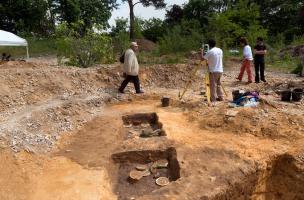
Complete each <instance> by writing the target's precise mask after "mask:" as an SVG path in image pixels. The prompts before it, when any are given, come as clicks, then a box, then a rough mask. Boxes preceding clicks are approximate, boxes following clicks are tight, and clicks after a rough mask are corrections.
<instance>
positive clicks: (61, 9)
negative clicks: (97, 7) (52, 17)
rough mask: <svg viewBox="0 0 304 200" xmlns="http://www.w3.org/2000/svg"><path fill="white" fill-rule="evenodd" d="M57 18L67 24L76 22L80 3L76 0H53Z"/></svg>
mask: <svg viewBox="0 0 304 200" xmlns="http://www.w3.org/2000/svg"><path fill="white" fill-rule="evenodd" d="M53 5H54V6H53V7H54V8H55V13H57V14H58V18H57V20H58V21H60V22H67V23H68V24H71V23H74V22H77V21H78V20H79V15H80V4H79V1H78V0H53Z"/></svg>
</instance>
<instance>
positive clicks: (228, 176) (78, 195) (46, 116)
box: [0, 61, 304, 200]
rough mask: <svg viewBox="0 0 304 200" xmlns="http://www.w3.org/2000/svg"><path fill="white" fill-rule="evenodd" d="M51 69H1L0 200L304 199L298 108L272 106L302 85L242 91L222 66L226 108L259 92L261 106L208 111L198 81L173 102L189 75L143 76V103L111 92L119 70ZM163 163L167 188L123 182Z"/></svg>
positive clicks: (279, 78)
mask: <svg viewBox="0 0 304 200" xmlns="http://www.w3.org/2000/svg"><path fill="white" fill-rule="evenodd" d="M53 65H54V64H53V63H52V64H48V63H47V62H45V61H44V62H39V61H34V62H30V63H26V62H6V63H2V64H1V65H0V83H1V86H0V87H1V90H0V162H1V163H3V164H2V165H1V166H0V177H1V178H0V199H5V200H40V199H44V200H48V199H50V200H51V199H52V200H54V199H55V200H56V199H58V200H59V199H73V200H74V199H75V200H95V199H96V200H100V199H102V200H116V199H119V200H121V199H136V200H152V199H153V200H155V199H162V200H163V199H167V200H173V199H174V200H188V199H189V200H205V199H208V200H221V199H232V200H235V199H244V200H245V199H253V200H273V199H282V200H291V199H304V193H303V191H304V148H303V142H304V100H302V101H300V102H292V101H291V102H282V101H281V100H280V95H279V94H280V91H282V90H284V89H288V88H289V89H294V88H304V80H303V78H300V77H296V76H294V75H291V74H282V73H279V72H267V80H268V82H267V83H261V84H250V85H246V84H244V83H240V82H235V81H234V77H235V76H236V75H237V71H238V68H237V66H238V65H237V63H236V62H235V61H229V63H228V66H227V67H226V71H225V74H224V77H223V83H224V86H225V88H226V90H227V92H228V97H226V98H227V99H232V96H231V92H232V90H235V89H239V90H257V91H259V92H260V94H261V97H262V99H263V101H262V102H261V103H260V105H259V106H258V107H256V108H242V107H239V108H232V107H230V106H229V102H228V101H223V102H218V104H217V105H216V106H215V107H209V106H208V105H207V102H206V97H204V96H203V95H201V93H203V92H202V91H204V85H202V84H203V75H204V70H201V71H199V73H198V75H197V76H196V78H193V79H192V87H191V89H189V91H187V93H186V95H185V97H184V99H183V101H179V100H178V92H179V91H180V90H181V88H182V87H183V86H185V84H186V82H187V81H188V80H189V76H190V74H191V70H192V69H193V66H192V65H190V64H189V65H187V64H183V65H155V66H142V70H141V81H142V85H143V88H144V90H145V94H143V95H135V94H134V93H133V90H134V89H133V86H132V85H130V86H129V87H128V88H127V90H126V94H123V95H121V94H118V93H117V90H116V88H117V86H118V85H119V83H120V81H121V80H122V77H121V71H120V67H119V66H118V65H106V66H98V67H95V68H90V69H78V68H70V67H58V66H53ZM163 96H168V97H170V106H169V107H162V106H161V98H162V97H163ZM143 133H144V134H143ZM142 134H143V135H142ZM142 136H145V137H142ZM159 160H167V161H168V166H167V167H164V168H162V169H159V170H158V172H159V174H158V176H164V177H167V178H168V179H169V180H170V182H169V184H168V185H167V186H163V187H160V186H158V185H157V184H156V183H155V181H156V177H157V176H154V174H151V175H147V176H146V177H143V178H142V179H140V180H139V181H137V182H132V181H131V182H130V181H129V180H128V176H129V173H130V171H132V170H134V169H135V168H136V166H137V165H139V164H146V165H149V166H150V165H153V164H154V163H157V161H159ZM150 171H151V170H150ZM152 171H153V170H152Z"/></svg>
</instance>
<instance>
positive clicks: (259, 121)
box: [199, 107, 304, 141]
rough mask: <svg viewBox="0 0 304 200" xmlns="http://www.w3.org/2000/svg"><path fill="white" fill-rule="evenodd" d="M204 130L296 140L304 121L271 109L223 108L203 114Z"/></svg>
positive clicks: (301, 118)
mask: <svg viewBox="0 0 304 200" xmlns="http://www.w3.org/2000/svg"><path fill="white" fill-rule="evenodd" d="M199 121H200V124H201V128H202V129H207V130H210V131H214V132H220V131H221V130H225V131H229V132H232V133H234V134H238V135H243V134H252V135H254V136H257V137H265V138H270V139H280V138H284V139H286V140H290V141H293V140H296V139H298V138H300V137H302V136H303V131H304V129H303V125H304V119H303V117H300V116H298V115H293V114H292V113H290V114H286V113H283V112H280V111H276V110H274V109H271V108H265V109H254V108H237V109H232V108H223V107H222V108H221V109H219V110H213V111H209V112H208V113H205V112H204V113H200V115H199Z"/></svg>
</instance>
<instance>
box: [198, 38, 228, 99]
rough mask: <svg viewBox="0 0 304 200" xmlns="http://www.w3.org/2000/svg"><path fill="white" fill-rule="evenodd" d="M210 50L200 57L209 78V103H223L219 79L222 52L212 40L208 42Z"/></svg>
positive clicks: (220, 75) (221, 68) (221, 69)
mask: <svg viewBox="0 0 304 200" xmlns="http://www.w3.org/2000/svg"><path fill="white" fill-rule="evenodd" d="M208 45H209V47H210V50H209V51H208V52H207V53H206V54H205V55H204V56H203V57H202V61H204V60H207V62H208V67H209V69H208V70H209V78H210V95H211V102H215V101H216V100H217V101H223V100H224V98H223V93H222V86H221V77H222V74H223V51H222V50H221V49H220V48H218V47H216V46H215V45H216V42H215V40H213V39H210V40H209V41H208Z"/></svg>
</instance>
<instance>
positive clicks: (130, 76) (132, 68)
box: [118, 42, 143, 94]
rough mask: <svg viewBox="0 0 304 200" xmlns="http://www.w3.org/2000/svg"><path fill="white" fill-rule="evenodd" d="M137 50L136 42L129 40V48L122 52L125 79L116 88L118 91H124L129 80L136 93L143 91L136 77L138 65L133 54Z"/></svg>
mask: <svg viewBox="0 0 304 200" xmlns="http://www.w3.org/2000/svg"><path fill="white" fill-rule="evenodd" d="M137 51H138V45H137V43H136V42H131V46H130V48H129V49H127V50H126V52H125V54H124V65H123V70H124V74H125V80H124V81H123V82H122V83H121V86H120V88H119V89H118V91H119V92H120V93H124V89H125V87H126V86H127V85H128V83H129V82H130V81H131V82H133V84H134V87H135V91H136V93H137V94H140V93H143V91H141V90H140V83H139V78H138V72H139V65H138V61H137V57H136V54H135V53H136V52H137Z"/></svg>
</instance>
